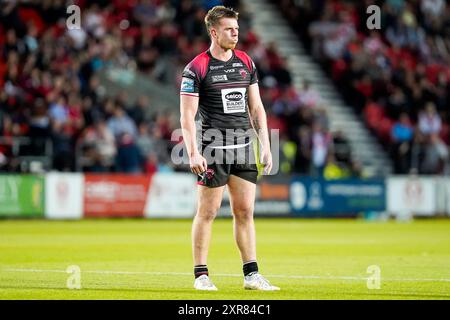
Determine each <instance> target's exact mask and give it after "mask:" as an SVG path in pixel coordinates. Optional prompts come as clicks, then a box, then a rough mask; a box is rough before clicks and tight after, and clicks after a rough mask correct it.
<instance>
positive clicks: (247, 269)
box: [242, 260, 258, 276]
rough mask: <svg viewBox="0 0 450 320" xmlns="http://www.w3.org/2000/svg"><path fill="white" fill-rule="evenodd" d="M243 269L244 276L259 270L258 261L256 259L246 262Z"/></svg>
mask: <svg viewBox="0 0 450 320" xmlns="http://www.w3.org/2000/svg"><path fill="white" fill-rule="evenodd" d="M242 269H243V271H244V276H248V275H250V274H251V273H256V272H258V263H257V262H256V261H254V260H252V261H248V262H245V263H244V266H243V268H242Z"/></svg>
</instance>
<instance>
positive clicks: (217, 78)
mask: <svg viewBox="0 0 450 320" xmlns="http://www.w3.org/2000/svg"><path fill="white" fill-rule="evenodd" d="M211 79H212V82H220V81H228V77H227V76H226V75H225V74H223V75H218V76H212V77H211Z"/></svg>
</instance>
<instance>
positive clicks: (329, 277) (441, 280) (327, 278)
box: [3, 268, 450, 282]
mask: <svg viewBox="0 0 450 320" xmlns="http://www.w3.org/2000/svg"><path fill="white" fill-rule="evenodd" d="M3 271H4V272H40V273H46V272H53V273H66V271H65V270H55V269H17V268H16V269H3ZM82 272H83V273H95V274H129V275H152V276H192V273H188V272H152V271H112V270H82ZM215 275H216V276H219V277H239V278H240V277H242V275H241V274H229V273H216V274H215ZM268 277H269V278H286V279H321V280H358V281H360V280H361V281H362V280H364V281H365V280H367V279H368V278H367V277H356V276H314V275H304V276H301V275H281V274H271V275H268ZM382 280H383V281H399V282H402V281H405V282H450V279H445V278H440V279H431V278H419V279H415V278H384V277H382Z"/></svg>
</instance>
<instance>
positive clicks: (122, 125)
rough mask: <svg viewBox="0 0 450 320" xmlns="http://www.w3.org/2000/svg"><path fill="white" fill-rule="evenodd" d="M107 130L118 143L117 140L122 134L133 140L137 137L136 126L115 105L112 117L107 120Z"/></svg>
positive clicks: (118, 106) (121, 109)
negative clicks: (129, 136)
mask: <svg viewBox="0 0 450 320" xmlns="http://www.w3.org/2000/svg"><path fill="white" fill-rule="evenodd" d="M108 128H109V130H111V132H112V133H113V135H114V137H115V138H116V140H117V141H120V140H119V138H120V137H121V136H122V135H123V134H124V133H128V134H129V135H131V137H132V138H133V139H134V138H135V137H137V128H136V125H135V124H134V122H133V120H131V118H130V117H129V116H127V114H126V113H125V111H124V110H123V108H122V106H120V105H116V107H115V108H114V115H113V116H112V117H111V118H110V119H109V120H108Z"/></svg>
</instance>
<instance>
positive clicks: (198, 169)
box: [189, 153, 207, 174]
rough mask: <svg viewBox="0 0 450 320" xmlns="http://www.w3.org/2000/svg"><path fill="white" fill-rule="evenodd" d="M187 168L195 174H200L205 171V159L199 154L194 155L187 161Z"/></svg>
mask: <svg viewBox="0 0 450 320" xmlns="http://www.w3.org/2000/svg"><path fill="white" fill-rule="evenodd" d="M189 166H190V167H191V171H192V172H193V173H195V174H201V173H202V172H205V171H206V169H207V163H206V159H205V158H204V157H203V156H202V155H201V154H200V153H196V154H194V155H193V156H192V157H190V159H189Z"/></svg>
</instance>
